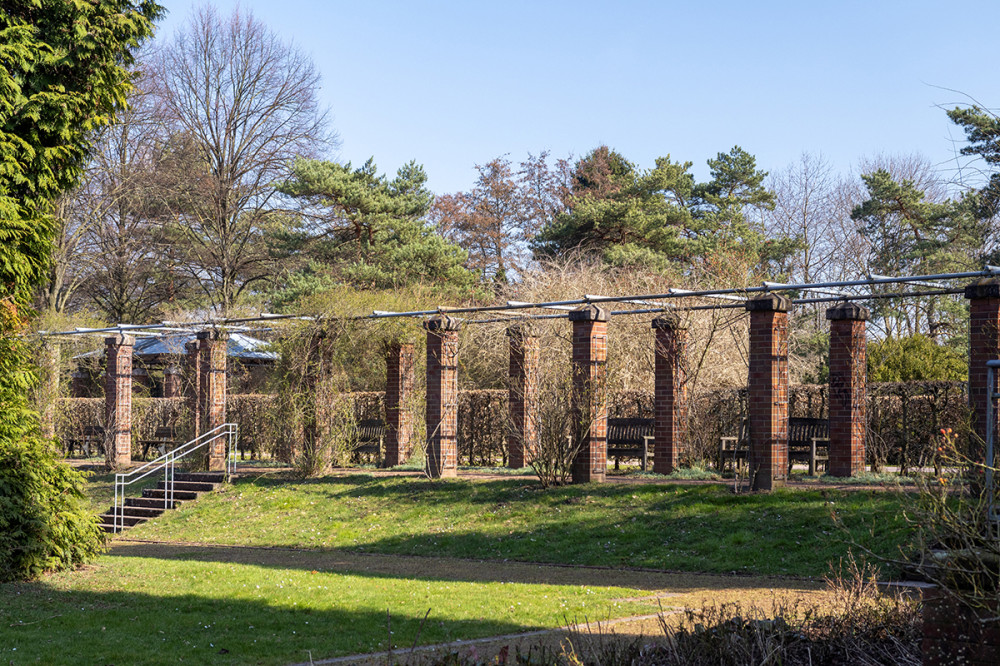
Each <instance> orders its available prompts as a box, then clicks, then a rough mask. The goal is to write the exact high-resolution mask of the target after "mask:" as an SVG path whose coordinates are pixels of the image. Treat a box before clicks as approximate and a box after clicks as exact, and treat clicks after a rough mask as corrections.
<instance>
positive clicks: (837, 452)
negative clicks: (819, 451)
mask: <svg viewBox="0 0 1000 666" xmlns="http://www.w3.org/2000/svg"><path fill="white" fill-rule="evenodd" d="M869 315H870V313H869V311H868V308H865V307H862V306H860V305H857V304H855V303H840V304H838V305H835V306H834V307H832V308H830V309H829V310H827V311H826V318H827V319H828V320H829V321H830V463H829V468H828V469H827V473H829V474H830V475H831V476H855V475H857V474H860V473H862V472H864V471H865V434H866V432H867V430H868V418H867V411H866V404H867V402H866V401H867V395H866V393H867V391H866V385H867V383H868V367H867V351H868V340H867V338H866V337H865V322H866V321H868V317H869Z"/></svg>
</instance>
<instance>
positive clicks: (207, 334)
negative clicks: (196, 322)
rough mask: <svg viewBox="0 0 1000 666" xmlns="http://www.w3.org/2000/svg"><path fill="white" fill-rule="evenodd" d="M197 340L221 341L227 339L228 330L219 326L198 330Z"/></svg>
mask: <svg viewBox="0 0 1000 666" xmlns="http://www.w3.org/2000/svg"><path fill="white" fill-rule="evenodd" d="M198 339H199V340H212V341H223V340H228V339H229V331H226V330H224V329H221V328H213V329H210V330H207V331H198Z"/></svg>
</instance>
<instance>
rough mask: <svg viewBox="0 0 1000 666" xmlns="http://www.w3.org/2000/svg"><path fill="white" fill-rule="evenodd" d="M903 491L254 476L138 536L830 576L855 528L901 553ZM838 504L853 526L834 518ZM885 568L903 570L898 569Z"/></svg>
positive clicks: (856, 538)
mask: <svg viewBox="0 0 1000 666" xmlns="http://www.w3.org/2000/svg"><path fill="white" fill-rule="evenodd" d="M902 501H903V499H902V496H901V495H899V494H897V493H893V492H884V491H868V490H851V491H839V490H838V491H830V490H781V491H778V492H774V493H772V494H766V495H764V494H762V495H734V494H732V493H731V492H730V490H729V489H728V488H727V487H726V486H724V485H721V484H718V485H713V484H709V485H679V484H675V485H655V484H638V483H637V484H629V485H624V484H617V483H616V484H610V483H608V484H603V485H584V486H569V487H563V488H550V489H547V490H543V489H541V488H539V487H538V484H537V482H536V481H534V480H532V479H530V478H510V479H504V480H499V481H482V480H479V481H475V480H472V481H469V480H461V479H460V480H448V481H430V480H427V479H423V478H419V477H375V476H372V475H366V474H357V475H351V476H331V477H326V478H322V479H318V480H312V481H294V480H280V479H274V478H256V479H244V480H240V481H237V482H236V483H235V484H233V485H232V486H229V487H226V488H224V489H223V490H222V491H220V492H218V493H215V494H213V495H211V496H206V497H204V498H202V499H201V500H199V502H198V503H197V504H190V505H186V506H185V507H183V508H182V509H180V510H179V511H177V512H176V513H175V515H170V516H164V517H161V518H159V519H157V520H155V521H152V522H151V523H148V524H145V525H142V526H140V527H138V528H136V529H134V530H133V531H132V532H131V533H130V534H131V536H133V537H135V538H142V539H158V540H168V541H169V540H174V541H185V542H206V543H218V544H243V545H260V546H292V547H305V548H317V549H349V550H354V551H364V552H379V553H399V554H416V555H446V556H455V557H467V558H477V559H511V560H523V561H535V562H557V563H567V564H588V565H613V566H636V567H652V568H658V569H671V570H680V571H699V572H729V571H736V572H744V573H754V574H790V575H803V576H823V575H825V574H827V573H828V571H829V563H830V562H835V561H837V560H838V559H840V558H841V557H843V556H844V555H845V554H846V553H847V551H848V547H849V543H850V542H855V543H859V544H863V545H864V546H865V547H866V548H868V549H871V550H872V551H874V552H876V553H880V554H882V555H884V556H887V557H890V558H891V557H896V556H898V547H899V545H900V544H901V543H903V542H904V541H905V540H906V538H907V533H908V530H907V528H906V526H905V524H904V523H903V521H902V519H901V517H900V512H901V502H902ZM831 511H836V512H837V514H838V515H839V516H840V518H841V519H842V521H843V524H844V526H845V527H846V528H847V531H846V532H845V531H841V530H840V529H838V528H837V527H836V526H835V525H834V522H833V520H832V519H831ZM886 573H891V569H887V571H886Z"/></svg>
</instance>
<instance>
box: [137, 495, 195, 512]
mask: <svg viewBox="0 0 1000 666" xmlns="http://www.w3.org/2000/svg"><path fill="white" fill-rule="evenodd" d="M175 495H176V493H175ZM183 503H184V501H183V500H178V499H176V498H175V499H174V501H173V503H171V504H169V505H168V504H167V503H166V502H164V500H163V498H162V497H126V498H125V506H140V507H143V508H148V509H176V508H177V507H179V506H180V505H181V504H183Z"/></svg>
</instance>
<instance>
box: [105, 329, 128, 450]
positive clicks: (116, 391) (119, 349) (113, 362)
mask: <svg viewBox="0 0 1000 666" xmlns="http://www.w3.org/2000/svg"><path fill="white" fill-rule="evenodd" d="M104 344H105V345H106V347H105V361H106V363H107V365H106V369H105V373H104V456H105V460H106V461H107V466H108V468H109V469H117V468H120V467H128V466H129V465H130V464H132V346H133V345H134V344H135V338H133V337H132V336H131V335H125V334H124V333H119V334H118V335H115V336H112V337H109V338H105V339H104Z"/></svg>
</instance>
